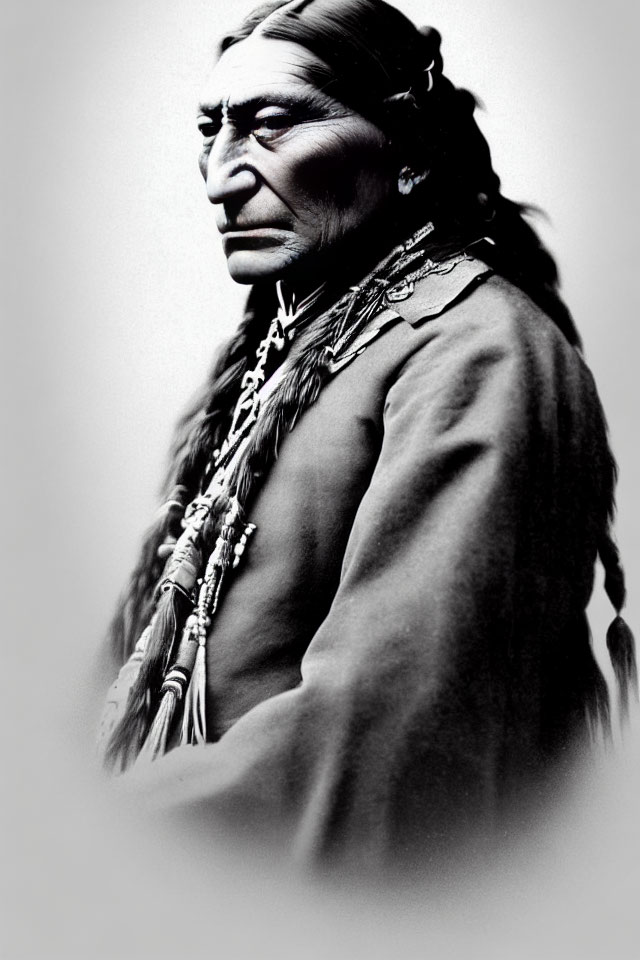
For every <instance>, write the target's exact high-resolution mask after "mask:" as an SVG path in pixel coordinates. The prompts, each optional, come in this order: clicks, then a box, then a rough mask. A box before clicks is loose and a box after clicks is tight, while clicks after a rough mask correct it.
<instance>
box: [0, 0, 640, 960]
mask: <svg viewBox="0 0 640 960" xmlns="http://www.w3.org/2000/svg"><path fill="white" fill-rule="evenodd" d="M252 6H253V4H251V3H247V2H245V0H226V2H222V0H153V2H152V0H127V2H124V0H112V2H110V3H100V2H96V0H82V2H81V0H20V2H18V0H7V2H5V4H4V6H3V32H4V37H3V47H4V49H3V51H2V56H1V58H0V61H1V64H2V66H1V70H2V73H3V80H4V84H3V89H4V103H3V112H2V132H3V136H2V144H3V149H2V152H1V156H0V164H1V169H2V184H3V186H4V188H5V195H4V199H3V203H2V221H3V225H4V227H5V230H4V236H3V241H2V254H3V256H2V264H3V286H2V297H3V308H4V309H3V323H4V334H3V347H4V349H3V351H2V363H3V370H2V378H1V382H2V386H3V388H4V395H3V397H2V403H1V406H0V417H1V421H2V426H3V428H4V433H5V439H4V444H3V450H4V452H5V456H4V480H5V482H4V487H3V495H2V504H3V508H4V509H3V523H2V532H3V540H4V551H3V561H2V584H3V588H4V594H5V595H4V598H3V610H4V613H5V616H4V627H5V648H4V656H3V661H2V666H3V671H2V680H3V683H2V702H3V704H4V705H5V706H6V708H7V710H6V717H5V719H4V723H3V726H2V729H3V735H4V749H3V755H4V759H3V770H4V773H5V787H4V789H3V801H4V810H3V823H4V825H5V827H6V828H7V829H6V838H5V846H4V854H3V865H4V867H5V871H4V873H5V877H4V881H5V884H6V887H5V891H4V895H3V905H4V909H5V923H4V929H5V935H4V936H5V941H4V944H3V945H2V947H0V955H1V956H2V957H6V958H8V960H13V958H18V957H29V958H42V960H49V958H54V957H55V958H57V957H65V958H66V957H70V958H75V957H78V958H80V957H83V958H86V957H91V958H97V957H104V958H114V960H120V958H130V957H131V958H138V957H140V958H142V957H147V956H156V957H157V956H161V957H164V956H167V957H168V956H175V957H177V958H182V957H190V958H191V957H197V956H209V955H210V954H214V955H217V956H220V957H221V958H227V957H229V958H235V957H238V958H245V957H247V958H248V957H256V958H258V957H260V958H262V957H272V956H273V957H276V956H277V957H299V958H301V960H305V958H307V957H309V958H316V957H317V958H322V957H332V958H342V957H398V958H413V957H416V958H417V957H420V958H423V957H434V958H448V957H466V956H471V955H472V956H474V957H477V958H482V957H487V958H501V957H505V958H506V957H509V958H515V960H517V958H520V957H522V958H529V957H530V958H537V957H541V956H545V957H558V958H563V960H567V958H573V957H575V958H587V957H603V958H604V957H607V958H609V960H618V958H627V957H629V958H631V957H636V956H637V955H638V950H640V947H639V946H638V928H637V924H636V917H637V914H638V907H639V906H640V866H639V860H640V829H639V827H638V816H637V812H636V811H637V807H638V798H639V793H640V762H639V753H640V751H639V750H638V747H639V745H640V737H639V735H638V722H637V718H636V723H635V727H634V729H633V731H632V733H631V734H630V735H628V736H627V738H626V741H625V743H624V744H623V745H622V746H619V747H618V750H617V753H616V754H615V755H614V754H611V753H610V754H609V755H607V756H606V757H604V758H603V759H602V760H601V761H600V764H599V766H598V767H597V768H596V769H595V770H594V771H592V774H591V779H590V780H589V782H588V785H583V786H582V787H581V788H580V789H579V790H577V791H576V796H575V797H573V798H570V799H569V800H567V802H566V804H565V805H564V807H563V808H562V810H561V812H560V813H559V814H558V817H557V818H556V820H554V822H553V823H549V824H548V825H547V827H546V828H545V830H543V831H541V832H540V833H539V834H538V835H537V836H536V837H535V838H533V839H532V840H531V842H530V843H529V844H528V845H526V846H525V848H524V849H521V850H520V851H519V852H518V853H517V855H514V857H513V858H511V859H507V860H501V861H500V862H495V863H492V864H490V865H489V864H488V865H487V867H486V870H484V871H481V870H480V871H479V870H478V869H477V868H475V869H474V870H469V871H468V872H467V873H466V874H464V873H463V874H461V875H460V876H458V878H457V879H456V880H455V881H454V882H451V883H450V884H449V885H448V886H445V885H442V886H441V887H440V888H438V889H426V888H424V889H422V888H420V889H418V888H405V889H403V890H401V891H400V890H397V889H396V890H394V891H378V892H377V893H376V894H375V896H374V895H373V893H371V892H369V893H368V894H367V893H366V892H362V891H358V890H357V889H355V888H354V887H349V886H348V885H347V886H343V887H340V888H338V887H331V886H329V887H325V886H318V885H315V886H312V885H310V884H304V883H302V882H299V881H297V880H296V881H291V880H290V879H289V878H288V877H287V876H286V875H283V874H282V873H276V872H275V871H271V870H270V867H269V864H268V863H266V864H265V863H262V864H260V865H256V864H250V865H248V864H246V863H244V862H241V860H242V858H240V857H236V858H234V856H233V854H232V853H230V852H229V851H228V850H226V851H225V852H223V851H222V850H221V852H220V858H219V860H216V862H214V863H212V862H210V860H209V859H206V858H204V857H203V856H200V855H199V851H198V847H197V845H196V846H189V845H188V844H181V845H179V844H178V843H177V841H176V842H175V843H173V842H172V838H171V837H166V836H164V835H160V834H159V833H158V832H157V831H154V829H153V824H150V825H149V826H148V827H144V826H142V824H141V823H140V822H136V821H135V820H131V819H127V818H126V817H124V816H122V817H120V816H116V815H114V812H113V809H112V807H111V806H110V804H109V802H107V801H105V799H104V798H103V795H102V792H101V788H100V787H96V785H95V784H94V782H93V776H92V773H91V766H90V762H89V760H90V752H91V748H90V742H91V731H90V730H89V729H88V726H89V725H90V723H89V720H88V718H90V717H91V716H92V712H93V705H92V703H91V700H92V698H93V696H94V694H93V689H94V688H93V686H92V682H91V679H90V675H91V664H92V663H93V662H94V660H95V657H96V651H97V648H98V644H99V640H100V637H101V635H102V634H103V632H104V629H105V625H106V623H107V621H108V618H109V616H110V613H111V610H112V608H113V605H114V602H115V599H116V596H117V593H118V591H119V589H120V587H121V586H122V583H123V581H124V579H125V577H126V575H127V572H128V570H129V568H130V566H131V564H132V562H133V559H134V556H135V552H136V547H137V544H138V542H139V539H140V536H141V533H142V531H143V529H144V527H145V526H146V524H147V522H148V521H149V519H150V518H151V516H152V512H153V510H154V509H155V506H156V493H157V487H158V483H159V478H160V475H161V471H162V466H163V463H164V457H165V453H166V450H167V446H168V443H169V439H170V436H171V431H172V427H173V424H174V422H175V419H176V416H177V414H178V413H179V411H180V410H181V409H182V408H183V407H184V405H185V403H186V401H187V400H188V398H189V397H190V395H191V394H192V393H193V391H194V390H195V388H196V387H197V385H198V383H199V382H200V381H201V379H202V377H203V376H204V373H205V371H206V370H207V368H208V365H209V363H210V359H211V354H212V351H213V348H214V346H215V344H216V343H218V342H219V341H220V339H221V338H222V337H223V336H224V335H225V334H227V333H229V332H230V331H231V330H232V329H233V328H234V326H235V325H236V323H237V322H238V318H239V309H240V306H241V304H242V302H243V299H244V296H245V292H246V291H245V290H244V289H242V288H239V287H237V286H235V285H234V284H233V283H231V281H230V280H229V279H228V277H227V276H226V272H225V268H224V263H223V259H222V255H221V252H220V250H219V243H218V239H217V236H216V231H215V227H214V224H213V218H212V212H211V210H210V208H209V205H208V203H207V200H206V196H205V193H204V189H203V185H202V183H201V181H200V178H199V174H198V171H197V165H196V157H197V151H198V139H199V138H198V133H197V130H196V127H195V122H194V120H195V103H196V100H197V93H198V83H199V80H200V79H201V78H202V76H203V75H204V73H205V72H206V70H207V69H208V67H209V65H210V63H211V60H212V55H213V51H214V49H215V39H216V36H217V35H218V34H219V33H220V32H221V31H222V30H223V29H224V28H225V27H229V26H232V25H234V24H235V23H236V21H237V20H239V19H240V17H241V15H242V14H243V13H244V12H246V11H247V10H248V9H250V8H251V7H252ZM398 6H400V7H401V8H402V9H403V10H405V11H406V12H407V13H408V14H409V15H410V16H412V18H413V19H414V20H415V21H416V22H417V23H419V24H424V23H430V24H432V25H434V26H436V27H438V28H439V29H440V31H441V33H442V35H443V38H444V39H443V54H444V60H445V70H446V72H447V74H448V75H449V76H450V77H451V79H452V80H453V81H454V82H455V83H457V84H458V85H462V86H467V87H469V88H470V89H472V90H473V91H474V92H476V93H477V94H478V95H479V96H480V98H481V99H482V101H483V103H484V106H485V110H484V111H483V113H482V116H481V123H482V126H483V129H484V130H485V132H486V134H487V137H488V139H489V142H490V144H491V146H492V152H493V158H494V165H495V167H496V169H497V170H498V172H499V173H500V175H501V177H502V182H503V189H504V192H505V193H506V194H507V195H508V196H510V197H512V198H513V199H517V200H522V201H529V202H531V203H534V204H537V205H538V206H540V207H541V208H542V209H543V210H544V211H546V213H547V214H548V216H549V220H548V221H544V220H541V221H539V223H538V226H539V229H540V230H541V232H542V235H543V237H544V239H545V241H546V242H547V243H548V244H549V246H550V247H551V249H552V251H553V252H554V254H555V255H556V256H557V258H558V260H559V263H560V267H561V272H562V279H563V292H564V295H565V297H566V299H567V301H568V302H569V304H570V306H571V308H572V310H573V312H574V314H575V316H576V318H577V322H578V325H579V328H580V330H581V332H582V334H583V337H584V342H585V352H586V356H587V359H588V361H589V363H590V365H591V367H592V369H593V371H594V374H595V377H596V380H597V382H598V384H599V389H600V393H601V396H602V399H603V402H604V406H605V409H606V411H607V414H608V417H609V421H610V425H611V434H612V443H613V448H614V452H615V453H616V455H617V458H618V460H619V464H620V470H621V477H620V484H619V496H618V504H619V521H618V526H617V530H618V539H619V543H620V546H621V549H622V554H623V558H624V561H625V564H626V568H627V575H628V580H629V585H630V601H629V607H628V619H629V620H630V622H631V623H632V624H635V626H636V628H640V604H639V602H638V601H639V595H638V594H639V591H638V573H639V571H640V508H639V506H638V499H637V491H638V489H639V488H640V455H639V452H638V442H637V421H638V416H639V413H640V411H639V410H638V396H639V392H638V378H639V370H638V348H639V346H640V342H639V334H638V327H637V317H638V305H639V304H638V300H639V294H638V289H639V286H638V272H639V266H638V254H639V245H638V214H639V212H640V211H639V202H638V190H637V176H638V170H639V169H640V163H639V160H640V157H639V151H638V133H637V129H638V122H637V121H638V117H637V100H638V82H637V36H638V28H639V26H640V24H639V22H638V21H639V17H638V13H637V9H638V8H637V7H636V5H635V4H633V3H632V2H628V0H609V2H608V3H607V4H602V3H599V4H596V3H594V2H592V0H583V2H578V0H527V2H524V0H482V2H479V0H432V2H428V3H427V2H425V3H422V2H418V0H413V2H409V0H406V2H402V3H398ZM591 614H592V625H593V632H594V638H595V644H596V649H597V650H598V653H599V656H600V657H601V658H602V659H603V663H605V661H604V652H603V637H604V633H605V631H606V626H607V623H608V621H609V619H610V618H611V615H612V614H611V611H610V609H609V608H608V605H607V603H606V602H605V600H604V599H603V594H602V589H601V585H600V577H598V585H597V587H596V591H595V595H594V600H593V603H592V607H591ZM605 668H606V663H605ZM608 675H609V673H608ZM3 951H4V952H3Z"/></svg>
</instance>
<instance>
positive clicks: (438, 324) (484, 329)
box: [393, 258, 579, 359]
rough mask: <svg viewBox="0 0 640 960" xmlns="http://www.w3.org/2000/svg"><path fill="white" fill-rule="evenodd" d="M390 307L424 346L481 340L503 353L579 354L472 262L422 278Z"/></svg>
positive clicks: (526, 300) (533, 307) (523, 300)
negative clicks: (449, 341)
mask: <svg viewBox="0 0 640 960" xmlns="http://www.w3.org/2000/svg"><path fill="white" fill-rule="evenodd" d="M393 309H394V310H395V311H396V312H397V313H398V314H399V315H400V316H401V317H402V318H403V319H404V320H406V321H407V323H408V324H409V325H410V326H411V327H412V328H413V330H414V331H415V334H416V339H417V340H418V341H421V340H423V339H424V341H425V343H426V342H432V341H433V340H434V338H435V337H436V336H437V337H438V338H444V339H446V340H448V339H450V340H451V341H460V340H464V341H466V342H467V343H468V344H469V345H471V343H472V342H474V341H475V342H476V343H477V342H479V341H482V342H484V343H486V344H487V345H490V344H494V345H495V346H499V347H501V348H502V349H504V350H505V351H507V352H512V351H515V352H520V351H525V352H527V353H533V354H535V353H540V354H542V355H549V354H561V355H566V356H567V357H570V356H571V357H575V358H576V359H578V356H579V355H578V352H577V351H576V350H575V348H574V347H573V346H572V345H571V344H570V343H569V341H568V340H567V339H566V337H565V336H564V334H563V333H562V332H561V331H560V329H559V328H558V326H557V324H556V323H555V322H554V321H553V320H552V318H551V317H549V316H548V314H546V313H545V312H544V310H542V309H541V308H540V307H539V306H538V305H537V304H536V303H535V302H534V301H533V300H532V299H531V298H530V297H529V296H528V295H527V294H526V293H525V292H524V291H523V290H521V289H520V288H519V287H517V286H516V285H515V284H513V283H511V282H510V281H508V280H506V279H505V278H504V277H502V276H500V275H499V274H497V273H495V272H494V271H493V270H492V269H491V268H490V267H488V266H487V264H486V263H484V262H483V261H481V260H478V259H475V258H470V259H466V260H461V261H459V262H458V263H456V264H454V265H453V267H452V268H451V269H450V270H449V271H447V272H444V271H443V272H442V273H437V272H434V273H432V274H429V275H428V276H426V277H424V278H423V279H422V280H420V281H418V282H417V283H416V284H415V288H414V290H413V291H412V294H411V296H410V297H409V298H407V299H406V300H404V301H402V302H399V303H394V304H393Z"/></svg>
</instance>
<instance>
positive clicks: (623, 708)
mask: <svg viewBox="0 0 640 960" xmlns="http://www.w3.org/2000/svg"><path fill="white" fill-rule="evenodd" d="M607 649H608V651H609V657H610V658H611V665H612V667H613V672H614V674H615V677H616V681H617V684H618V697H619V703H620V722H621V723H625V721H626V720H627V718H628V716H629V693H630V692H631V693H632V695H633V697H634V699H635V700H637V699H638V668H637V665H636V654H635V640H634V638H633V634H632V632H631V630H630V628H629V626H628V625H627V623H626V621H625V620H623V619H622V617H621V616H620V614H618V616H617V617H616V618H615V620H613V621H612V623H611V625H610V627H609V629H608V630H607Z"/></svg>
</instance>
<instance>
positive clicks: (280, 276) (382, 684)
mask: <svg viewBox="0 0 640 960" xmlns="http://www.w3.org/2000/svg"><path fill="white" fill-rule="evenodd" d="M473 109H474V101H473V98H472V97H471V95H470V94H468V93H467V92H466V91H463V90H458V89H456V88H455V87H454V86H453V85H452V84H451V83H450V81H449V80H448V79H447V78H446V77H445V76H444V75H443V73H442V59H441V56H440V49H439V36H438V34H437V33H436V31H434V30H431V29H428V28H427V29H424V30H422V31H419V30H417V29H416V28H415V27H414V26H413V25H412V24H411V23H410V22H409V21H407V20H406V19H405V18H404V17H403V16H402V15H401V14H399V13H398V11H396V10H395V9H394V8H392V7H390V6H388V5H387V4H385V3H382V2H378V0H347V2H341V3H337V2H334V0H294V2H289V3H272V4H270V5H268V6H267V7H264V8H260V10H258V11H256V13H255V14H253V15H251V16H250V17H249V18H248V19H247V21H245V23H244V24H243V25H242V26H241V27H240V29H239V30H238V31H236V32H235V33H232V34H230V35H229V36H228V37H227V38H226V39H225V40H224V41H223V44H222V51H221V56H220V59H219V61H218V63H217V65H216V66H215V69H214V70H213V73H212V75H211V77H210V78H209V81H208V83H207V85H206V87H205V90H204V92H203V97H202V103H201V106H200V112H199V118H198V125H199V127H200V130H201V133H202V137H203V150H202V155H201V160H200V165H201V170H202V174H203V177H204V178H205V181H206V187H207V193H208V197H209V200H210V201H211V203H212V204H213V205H214V208H215V216H216V223H217V225H218V228H219V230H220V233H221V234H222V243H223V247H224V252H225V254H226V257H227V263H228V268H229V272H230V274H231V276H232V278H233V279H234V280H236V281H238V282H240V283H245V284H250V285H252V289H251V293H250V295H249V300H248V306H247V311H246V315H245V318H244V320H243V322H242V324H241V325H240V328H239V330H238V333H237V335H236V336H235V337H234V338H233V339H232V341H231V342H230V343H229V344H228V345H227V346H226V348H225V349H224V350H223V351H222V353H221V355H220V356H219V358H218V360H217V362H216V365H215V367H214V370H213V373H212V376H211V379H210V381H209V383H208V384H207V385H206V388H205V391H204V394H203V396H202V397H201V398H199V400H198V402H197V404H196V406H195V408H194V410H193V411H192V412H191V413H190V415H189V416H187V417H186V418H185V420H184V422H183V424H182V429H181V432H180V435H179V438H178V442H177V443H176V447H175V450H174V458H173V466H172V471H171V476H170V478H169V483H168V488H167V492H168V498H167V505H166V508H165V510H164V512H163V515H162V517H161V519H160V520H159V521H158V523H157V525H156V526H155V527H154V529H153V530H152V531H151V533H150V534H149V536H148V538H147V541H146V543H145V545H144V548H143V553H142V556H141V560H140V563H139V565H138V567H137V569H136V570H135V571H134V574H133V577H132V581H131V584H130V587H129V590H128V592H127V593H126V595H125V597H124V599H123V603H122V607H121V610H120V611H119V614H118V616H117V618H116V620H115V623H114V628H113V641H114V647H115V649H116V650H117V651H118V653H119V656H120V657H121V658H122V660H126V663H125V665H124V667H123V668H122V670H121V674H120V677H119V679H118V681H117V682H116V684H115V685H114V687H113V688H112V691H111V692H110V694H109V697H108V709H107V712H106V714H105V720H104V726H103V739H104V741H105V743H106V757H107V761H108V762H109V763H111V764H112V765H114V766H116V767H118V768H125V769H128V772H127V774H126V776H127V777H129V778H131V780H132V782H135V783H137V784H138V786H139V788H140V789H142V788H143V787H145V788H146V789H148V790H150V791H152V792H153V793H154V794H155V795H156V796H157V798H158V802H160V803H162V802H165V801H166V802H167V803H169V804H170V805H175V804H177V805H178V806H179V807H182V808H189V809H193V810H198V811H199V812H200V813H204V815H205V816H206V817H208V818H211V819H212V821H214V820H215V819H216V818H221V819H224V820H225V821H229V820H234V821H237V822H238V823H240V824H242V825H244V826H246V825H248V824H252V825H254V826H259V828H260V829H261V830H263V831H265V832H269V833H271V832H272V831H275V832H276V833H277V835H278V836H284V837H285V838H286V841H287V843H288V844H289V845H290V846H291V847H292V849H294V850H295V851H297V852H298V853H299V854H300V855H301V856H303V857H304V858H307V859H311V860H318V859H323V858H326V857H329V858H338V859H343V858H345V859H348V860H353V859H354V858H355V859H357V860H361V861H363V862H366V863H368V864H375V863H380V862H383V861H386V860H389V859H391V860H393V859H394V858H396V857H398V856H402V855H406V853H407V850H409V849H416V850H422V849H424V847H425V845H426V848H427V849H428V850H429V851H431V852H433V851H435V850H437V849H440V848H442V847H443V846H444V847H448V846H449V844H450V843H451V840H452V838H453V837H454V836H457V835H460V834H461V833H468V832H469V831H476V830H478V829H480V830H481V831H486V830H488V829H490V828H492V827H493V826H495V825H496V824H498V825H500V824H502V823H504V820H503V816H504V815H508V814H509V812H510V811H511V810H512V809H513V804H514V801H515V800H516V798H518V797H521V796H522V795H524V794H526V793H527V792H528V791H529V790H530V789H531V788H532V787H534V788H535V789H536V790H537V789H538V788H539V785H540V783H541V781H542V778H543V777H544V776H546V775H547V774H548V772H549V771H550V770H557V765H558V764H559V762H560V761H561V760H563V761H569V760H570V759H571V758H572V757H573V755H574V751H575V749H576V747H577V745H579V744H580V743H582V742H583V741H584V740H585V736H586V734H587V731H588V726H589V723H590V722H591V721H593V720H594V719H595V720H604V721H605V722H606V714H607V691H606V686H605V684H604V680H603V678H602V676H601V674H600V671H599V669H598V667H597V665H596V662H595V660H594V658H593V655H592V652H591V648H590V643H589V631H588V625H587V621H586V615H585V607H586V604H587V602H588V599H589V595H590V592H591V589H592V583H593V569H594V563H595V560H596V557H597V555H598V554H599V555H600V557H601V558H602V560H603V562H604V563H605V566H606V569H607V574H608V579H607V589H608V592H609V595H610V597H611V599H612V602H613V603H614V606H615V607H616V609H617V610H619V608H620V607H621V606H622V603H623V599H624V583H623V577H622V571H621V568H620V565H619V562H618V558H617V553H616V551H615V548H614V547H613V544H612V541H611V537H610V534H609V523H610V518H611V510H612V499H613V485H614V466H613V461H612V458H611V455H610V452H609V449H608V445H607V439H606V430H605V425H604V419H603V416H602V411H601V408H600V404H599V401H598V397H597V394H596V391H595V388H594V385H593V381H592V378H591V376H590V374H589V371H588V370H587V368H586V367H585V364H584V362H583V360H582V357H581V355H580V352H579V350H578V346H579V340H578V335H577V333H576V331H575V327H574V325H573V322H572V319H571V316H570V314H569V312H568V310H567V308H566V307H565V305H564V304H563V303H562V301H561V300H560V298H559V296H558V293H557V277H556V271H555V266H554V264H553V261H552V259H551V257H550V256H549V254H548V253H547V252H546V251H545V250H544V249H543V248H542V246H541V245H540V242H539V240H538V238H537V236H536V235H535V233H534V232H533V230H532V229H531V227H529V226H528V225H527V224H526V222H525V221H524V219H523V218H522V208H520V207H519V206H518V205H517V204H514V203H512V202H511V201H509V200H507V199H506V198H505V197H503V196H502V194H501V192H500V183H499V180H498V178H497V176H496V174H495V173H494V171H493V169H492V166H491V160H490V155H489V150H488V147H487V145H486V142H485V141H484V139H483V137H482V135H481V133H480V131H479V129H478V127H477V125H476V123H475V120H474V118H473ZM610 647H611V650H612V657H613V660H614V665H615V666H616V669H617V671H618V673H619V676H620V678H621V689H622V690H623V691H625V690H626V688H627V682H628V681H629V680H630V679H633V671H634V661H633V643H632V638H631V636H630V634H629V631H628V628H626V625H625V624H624V622H623V621H622V620H621V619H620V618H619V617H618V618H616V620H615V621H614V624H613V626H612V629H611V631H610ZM127 658H128V659H127ZM147 761H153V762H152V763H149V762H147Z"/></svg>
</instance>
